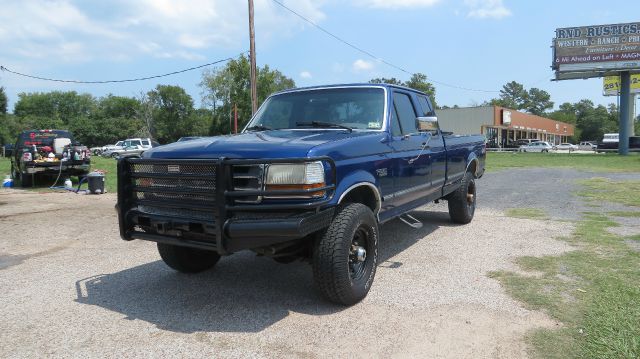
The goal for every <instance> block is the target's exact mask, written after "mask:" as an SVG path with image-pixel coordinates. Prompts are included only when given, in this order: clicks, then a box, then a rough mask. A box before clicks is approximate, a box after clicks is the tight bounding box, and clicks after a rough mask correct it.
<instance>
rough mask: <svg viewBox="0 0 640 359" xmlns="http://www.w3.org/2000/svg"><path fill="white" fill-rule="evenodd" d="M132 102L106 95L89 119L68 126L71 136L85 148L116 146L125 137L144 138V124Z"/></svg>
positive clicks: (136, 103)
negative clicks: (112, 144)
mask: <svg viewBox="0 0 640 359" xmlns="http://www.w3.org/2000/svg"><path fill="white" fill-rule="evenodd" d="M139 107H140V103H139V102H138V100H137V99H135V98H130V97H123V96H114V95H111V94H109V95H107V96H105V97H102V98H100V99H98V100H97V105H96V107H95V109H94V111H93V112H92V113H91V115H90V116H89V117H87V118H80V119H78V120H76V121H74V122H73V123H72V124H70V129H71V130H72V131H73V133H74V135H75V136H76V137H77V138H79V139H80V140H81V141H82V142H83V143H85V144H88V145H104V144H108V143H115V142H116V141H118V140H122V139H125V138H127V137H134V136H143V135H145V134H146V133H145V132H144V131H143V128H144V123H143V122H142V120H141V119H139V118H138V117H137V116H136V114H137V111H138V108H139Z"/></svg>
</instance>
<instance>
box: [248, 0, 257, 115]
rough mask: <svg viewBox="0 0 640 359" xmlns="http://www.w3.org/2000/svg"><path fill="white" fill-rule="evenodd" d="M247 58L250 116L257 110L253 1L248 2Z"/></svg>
mask: <svg viewBox="0 0 640 359" xmlns="http://www.w3.org/2000/svg"><path fill="white" fill-rule="evenodd" d="M249 57H250V58H251V114H254V113H256V111H257V110H258V87H257V85H256V34H255V30H254V28H253V0H249Z"/></svg>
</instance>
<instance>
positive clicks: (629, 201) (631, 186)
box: [579, 178, 640, 207]
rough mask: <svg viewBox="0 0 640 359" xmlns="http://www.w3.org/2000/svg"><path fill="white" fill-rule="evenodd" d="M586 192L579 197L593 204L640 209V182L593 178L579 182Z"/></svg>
mask: <svg viewBox="0 0 640 359" xmlns="http://www.w3.org/2000/svg"><path fill="white" fill-rule="evenodd" d="M579 183H580V184H581V185H582V186H584V190H582V191H581V192H579V195H580V196H582V197H585V198H587V199H588V200H589V201H592V202H615V203H620V204H624V205H627V206H635V207H640V190H639V189H640V181H612V180H609V179H607V178H591V179H588V180H583V181H579Z"/></svg>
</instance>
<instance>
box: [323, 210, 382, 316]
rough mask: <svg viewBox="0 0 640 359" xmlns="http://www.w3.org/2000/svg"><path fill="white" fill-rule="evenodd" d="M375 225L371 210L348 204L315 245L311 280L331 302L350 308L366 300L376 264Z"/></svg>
mask: <svg viewBox="0 0 640 359" xmlns="http://www.w3.org/2000/svg"><path fill="white" fill-rule="evenodd" d="M378 236H379V235H378V222H377V221H376V218H375V216H374V215H373V212H371V209H370V208H369V207H367V206H365V205H364V204H361V203H350V204H347V205H346V206H344V207H341V208H339V209H338V211H337V214H336V216H335V217H334V218H333V221H332V222H331V224H330V225H329V228H328V229H327V230H326V231H325V232H324V233H323V235H322V237H321V238H320V239H319V240H318V241H317V242H316V245H315V248H314V251H313V277H314V280H315V282H316V285H317V286H318V288H319V289H320V291H321V292H322V294H323V295H324V296H325V297H326V298H327V299H329V300H330V301H332V302H335V303H338V304H343V305H353V304H355V303H358V302H359V301H361V300H362V299H363V298H364V297H366V295H367V293H368V292H369V289H370V288H371V284H372V283H373V278H374V276H375V273H376V266H377V261H378Z"/></svg>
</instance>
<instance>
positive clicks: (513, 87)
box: [490, 81, 529, 110]
mask: <svg viewBox="0 0 640 359" xmlns="http://www.w3.org/2000/svg"><path fill="white" fill-rule="evenodd" d="M528 100H529V93H528V92H527V90H525V88H524V86H523V85H522V84H520V83H518V82H515V81H511V82H509V83H507V84H505V85H504V86H502V89H501V90H500V97H498V98H495V99H493V100H491V101H490V104H491V105H494V106H502V107H506V108H510V109H514V110H524V109H525V108H526V106H527V103H528Z"/></svg>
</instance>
